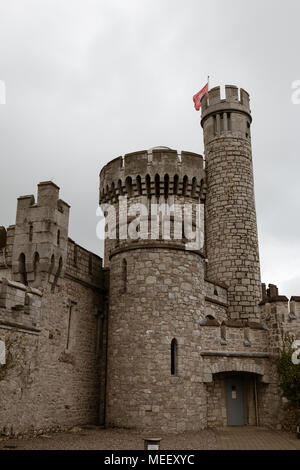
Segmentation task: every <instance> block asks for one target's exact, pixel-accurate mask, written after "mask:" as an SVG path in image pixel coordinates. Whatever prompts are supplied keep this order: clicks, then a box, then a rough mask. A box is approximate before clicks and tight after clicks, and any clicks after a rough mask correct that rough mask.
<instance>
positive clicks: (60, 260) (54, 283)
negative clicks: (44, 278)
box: [51, 257, 63, 292]
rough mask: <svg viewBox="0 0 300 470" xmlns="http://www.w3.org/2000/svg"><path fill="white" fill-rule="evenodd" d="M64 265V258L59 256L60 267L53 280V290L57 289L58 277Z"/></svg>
mask: <svg viewBox="0 0 300 470" xmlns="http://www.w3.org/2000/svg"><path fill="white" fill-rule="evenodd" d="M62 266H63V260H62V257H60V258H59V263H58V268H57V271H56V274H55V277H54V281H53V284H52V287H51V292H54V291H55V287H56V285H57V281H58V278H59V276H60V275H61V271H62Z"/></svg>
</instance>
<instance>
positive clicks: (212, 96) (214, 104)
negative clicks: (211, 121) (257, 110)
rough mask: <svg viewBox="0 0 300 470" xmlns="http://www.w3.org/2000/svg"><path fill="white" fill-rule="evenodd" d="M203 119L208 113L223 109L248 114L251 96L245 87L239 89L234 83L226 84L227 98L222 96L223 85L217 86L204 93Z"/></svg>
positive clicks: (202, 102) (249, 112)
mask: <svg viewBox="0 0 300 470" xmlns="http://www.w3.org/2000/svg"><path fill="white" fill-rule="evenodd" d="M201 104H202V120H203V119H205V118H206V117H207V115H209V114H211V113H214V112H217V111H220V110H223V111H228V112H230V111H240V112H243V113H246V114H248V115H250V114H251V110H250V96H249V93H248V92H247V91H246V90H244V89H243V88H241V89H239V88H238V87H236V86H234V85H226V86H225V99H222V98H221V87H219V86H218V87H215V88H212V89H211V90H209V92H208V94H206V95H204V96H203V98H202V100H201Z"/></svg>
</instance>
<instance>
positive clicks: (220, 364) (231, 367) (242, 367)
mask: <svg viewBox="0 0 300 470" xmlns="http://www.w3.org/2000/svg"><path fill="white" fill-rule="evenodd" d="M225 372H228V373H229V372H240V373H248V374H256V375H257V376H258V378H259V381H260V382H263V383H270V379H269V376H268V374H267V372H266V367H265V364H264V362H261V363H260V364H257V363H256V362H255V361H254V360H253V359H249V358H231V357H222V358H218V359H215V360H214V361H213V362H212V361H211V360H210V363H209V364H207V365H206V366H205V369H204V375H203V382H204V383H211V382H212V381H213V375H214V374H220V373H225Z"/></svg>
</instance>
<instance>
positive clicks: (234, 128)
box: [201, 85, 252, 145]
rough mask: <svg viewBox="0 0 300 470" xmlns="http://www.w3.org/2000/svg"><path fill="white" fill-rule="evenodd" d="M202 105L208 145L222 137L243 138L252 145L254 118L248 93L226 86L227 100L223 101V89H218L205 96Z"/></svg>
mask: <svg viewBox="0 0 300 470" xmlns="http://www.w3.org/2000/svg"><path fill="white" fill-rule="evenodd" d="M201 103H202V119H201V125H202V127H203V130H204V141H205V144H206V145H208V144H209V143H210V142H212V141H214V140H215V139H216V138H217V139H218V138H219V137H221V136H222V137H226V136H227V137H237V138H239V139H240V138H242V139H243V140H246V141H248V143H250V140H251V130H250V128H251V123H252V116H251V111H250V97H249V94H248V93H247V91H245V90H244V89H243V88H241V89H240V90H239V89H238V88H237V87H236V86H233V85H226V86H225V99H222V98H221V88H220V87H216V88H213V89H212V90H210V91H209V92H208V94H207V95H205V96H203V98H202V101H201Z"/></svg>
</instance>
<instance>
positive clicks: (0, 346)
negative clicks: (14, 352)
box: [0, 341, 6, 364]
mask: <svg viewBox="0 0 300 470" xmlns="http://www.w3.org/2000/svg"><path fill="white" fill-rule="evenodd" d="M0 364H6V351H5V342H4V341H0Z"/></svg>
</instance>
